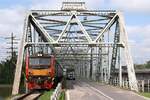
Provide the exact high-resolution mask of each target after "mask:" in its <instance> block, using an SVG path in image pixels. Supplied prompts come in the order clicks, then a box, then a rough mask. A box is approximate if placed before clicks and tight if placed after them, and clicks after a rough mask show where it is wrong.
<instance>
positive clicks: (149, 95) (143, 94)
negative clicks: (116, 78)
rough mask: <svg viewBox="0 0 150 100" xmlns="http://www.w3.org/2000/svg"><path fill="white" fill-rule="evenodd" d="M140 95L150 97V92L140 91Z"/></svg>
mask: <svg viewBox="0 0 150 100" xmlns="http://www.w3.org/2000/svg"><path fill="white" fill-rule="evenodd" d="M140 95H142V96H144V97H148V98H150V93H146V92H143V93H140Z"/></svg>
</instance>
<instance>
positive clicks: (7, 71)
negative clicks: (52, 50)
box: [0, 55, 17, 84]
mask: <svg viewBox="0 0 150 100" xmlns="http://www.w3.org/2000/svg"><path fill="white" fill-rule="evenodd" d="M16 58H17V56H16V55H15V56H14V57H12V58H11V59H7V60H6V61H2V62H1V63H0V84H12V83H13V76H14V72H15V64H16V61H17V59H16Z"/></svg>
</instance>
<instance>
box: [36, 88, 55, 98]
mask: <svg viewBox="0 0 150 100" xmlns="http://www.w3.org/2000/svg"><path fill="white" fill-rule="evenodd" d="M53 92H54V90H51V91H46V92H45V93H44V94H43V95H42V96H41V97H40V98H39V100H50V96H51V95H52V93H53Z"/></svg>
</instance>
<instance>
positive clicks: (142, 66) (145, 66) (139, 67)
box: [135, 61, 150, 69]
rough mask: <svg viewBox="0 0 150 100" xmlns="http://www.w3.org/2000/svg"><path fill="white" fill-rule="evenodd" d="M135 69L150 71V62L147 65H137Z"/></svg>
mask: <svg viewBox="0 0 150 100" xmlns="http://www.w3.org/2000/svg"><path fill="white" fill-rule="evenodd" d="M135 69H150V61H147V62H146V63H145V64H135Z"/></svg>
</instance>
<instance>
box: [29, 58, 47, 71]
mask: <svg viewBox="0 0 150 100" xmlns="http://www.w3.org/2000/svg"><path fill="white" fill-rule="evenodd" d="M29 65H30V68H34V69H36V68H38V69H45V68H49V67H50V58H39V57H38V58H34V57H33V58H30V61H29Z"/></svg>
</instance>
